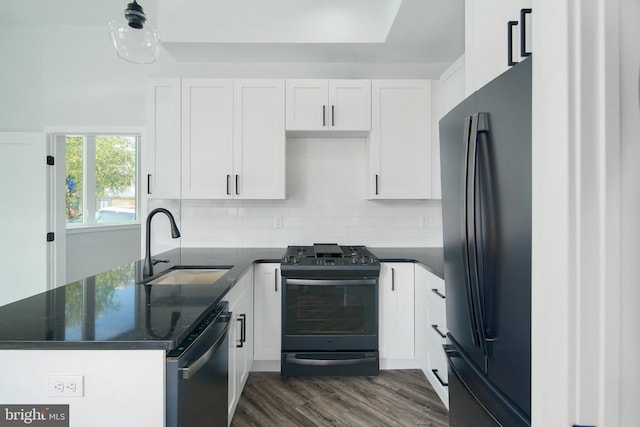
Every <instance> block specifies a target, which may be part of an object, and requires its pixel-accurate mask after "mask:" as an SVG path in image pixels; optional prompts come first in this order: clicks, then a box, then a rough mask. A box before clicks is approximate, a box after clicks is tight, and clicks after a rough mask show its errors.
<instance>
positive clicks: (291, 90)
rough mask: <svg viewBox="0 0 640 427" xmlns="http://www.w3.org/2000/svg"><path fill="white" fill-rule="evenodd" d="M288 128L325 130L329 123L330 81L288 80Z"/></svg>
mask: <svg viewBox="0 0 640 427" xmlns="http://www.w3.org/2000/svg"><path fill="white" fill-rule="evenodd" d="M286 85H287V90H286V92H287V120H286V122H287V124H286V126H287V130H323V129H327V125H328V121H327V119H328V114H329V111H328V109H329V105H328V81H327V80H309V79H306V80H287V83H286Z"/></svg>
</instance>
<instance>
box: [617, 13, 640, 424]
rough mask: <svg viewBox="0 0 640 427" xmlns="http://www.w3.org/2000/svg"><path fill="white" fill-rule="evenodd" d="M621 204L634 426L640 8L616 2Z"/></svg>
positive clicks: (625, 341) (624, 411)
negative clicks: (619, 76)
mask: <svg viewBox="0 0 640 427" xmlns="http://www.w3.org/2000/svg"><path fill="white" fill-rule="evenodd" d="M620 10H621V13H620V21H621V22H620V23H621V47H622V49H621V55H620V57H621V87H620V93H621V97H622V99H621V115H620V120H621V143H622V144H621V163H622V168H621V181H622V188H621V193H622V194H621V200H622V223H621V229H622V260H621V267H622V271H621V275H622V277H621V279H622V289H621V296H620V297H621V298H620V299H621V306H622V307H621V308H622V310H621V322H620V323H621V325H620V326H621V331H620V334H621V336H622V339H621V348H620V352H619V354H620V358H621V363H620V371H621V378H620V404H621V411H620V425H621V426H631V425H637V424H638V420H639V419H640V405H638V402H639V401H640V366H638V354H640V333H639V332H638V328H640V310H638V302H640V287H638V277H640V262H638V260H640V247H639V246H638V236H640V225H639V222H638V218H640V168H639V167H638V159H640V144H639V143H638V135H640V108H639V103H640V100H639V96H638V93H639V76H640V55H638V40H640V28H639V27H638V23H637V20H638V17H640V3H639V2H638V1H637V0H621V2H620Z"/></svg>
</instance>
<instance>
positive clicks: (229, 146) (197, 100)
mask: <svg viewBox="0 0 640 427" xmlns="http://www.w3.org/2000/svg"><path fill="white" fill-rule="evenodd" d="M232 106H233V80H222V79H219V80H218V79H183V80H182V197H183V198H185V199H220V198H230V197H231V176H232V174H233V108H232Z"/></svg>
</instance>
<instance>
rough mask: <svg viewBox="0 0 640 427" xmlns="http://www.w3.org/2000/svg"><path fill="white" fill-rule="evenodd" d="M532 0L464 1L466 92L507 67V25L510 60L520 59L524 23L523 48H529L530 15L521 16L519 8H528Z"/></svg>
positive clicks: (487, 80)
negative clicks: (510, 46)
mask: <svg viewBox="0 0 640 427" xmlns="http://www.w3.org/2000/svg"><path fill="white" fill-rule="evenodd" d="M531 4H532V0H465V74H466V79H465V80H466V85H465V86H466V95H470V94H472V93H473V92H475V91H476V90H478V89H480V88H481V87H482V86H484V85H485V84H487V83H488V82H490V81H491V80H493V79H494V78H496V77H497V76H499V75H500V74H502V73H503V72H504V71H506V70H507V69H508V68H509V64H508V56H509V55H508V54H509V50H508V47H509V34H508V33H509V28H510V27H509V25H508V22H509V21H512V22H514V23H517V24H512V28H511V41H512V43H511V45H512V49H511V55H510V56H511V59H512V60H513V62H519V61H520V60H522V59H523V57H522V56H521V49H520V45H521V40H522V38H521V30H522V28H523V25H524V30H525V32H526V34H525V37H524V42H525V46H524V47H525V51H527V52H530V51H531V42H530V40H531V36H530V31H531V27H532V26H531V20H532V15H531V14H525V16H524V18H523V19H521V10H522V9H528V8H531Z"/></svg>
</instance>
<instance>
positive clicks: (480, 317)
mask: <svg viewBox="0 0 640 427" xmlns="http://www.w3.org/2000/svg"><path fill="white" fill-rule="evenodd" d="M479 114H480V113H476V114H474V115H473V116H471V131H470V132H471V134H470V135H469V169H470V170H469V181H468V182H467V187H468V190H467V215H468V219H467V236H469V243H470V244H469V249H468V252H470V254H468V255H467V256H468V257H469V260H470V261H469V266H470V268H469V270H470V278H471V280H470V282H469V286H470V287H471V301H472V304H473V313H474V315H475V324H476V335H477V337H478V347H480V349H481V350H482V353H483V354H484V355H487V348H486V341H485V328H484V313H483V300H484V298H483V296H482V294H481V293H480V289H481V288H480V271H479V268H478V267H479V266H478V234H479V233H478V223H477V208H478V122H479V120H480V116H479Z"/></svg>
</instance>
